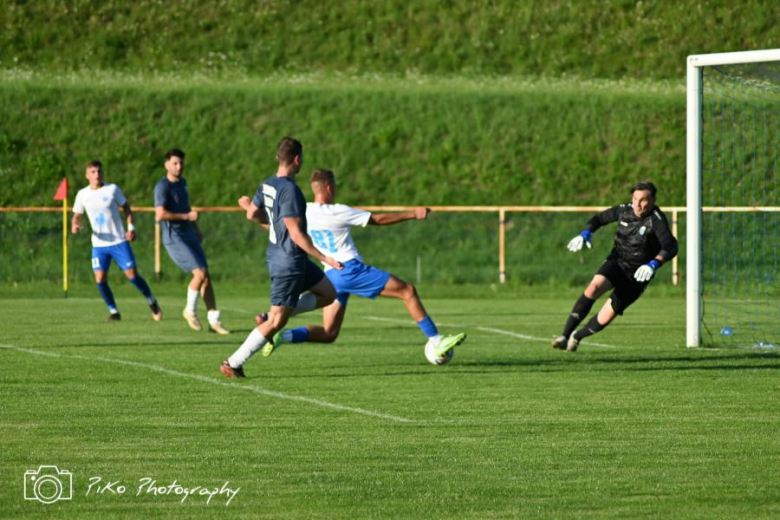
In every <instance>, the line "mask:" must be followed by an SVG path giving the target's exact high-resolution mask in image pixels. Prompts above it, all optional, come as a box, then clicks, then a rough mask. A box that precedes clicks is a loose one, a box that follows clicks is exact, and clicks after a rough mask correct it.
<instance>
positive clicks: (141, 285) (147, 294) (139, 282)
mask: <svg viewBox="0 0 780 520" xmlns="http://www.w3.org/2000/svg"><path fill="white" fill-rule="evenodd" d="M130 283H131V284H133V285H135V287H136V288H137V289H138V290H139V291H141V294H143V295H144V298H146V301H147V302H149V305H151V304H153V303H154V302H155V299H154V296H152V290H151V289H150V288H149V284H148V283H146V280H144V279H143V278H141V275H136V277H135V278H130Z"/></svg>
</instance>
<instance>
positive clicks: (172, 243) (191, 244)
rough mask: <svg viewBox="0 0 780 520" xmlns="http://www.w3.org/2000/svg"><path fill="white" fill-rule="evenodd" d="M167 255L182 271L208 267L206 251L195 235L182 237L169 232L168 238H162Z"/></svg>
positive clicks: (188, 271)
mask: <svg viewBox="0 0 780 520" xmlns="http://www.w3.org/2000/svg"><path fill="white" fill-rule="evenodd" d="M163 245H164V246H165V250H166V251H168V256H170V257H171V260H173V262H174V263H175V264H176V265H178V266H179V267H180V268H181V269H182V270H183V271H184V272H187V273H190V272H192V271H193V270H195V269H198V268H199V267H202V268H206V269H208V267H209V264H208V262H206V253H204V252H203V247H201V245H200V240H198V238H197V237H196V236H194V235H193V236H192V237H191V238H190V237H187V238H184V237H182V236H181V235H176V234H173V233H172V234H171V235H170V238H168V239H167V240H163Z"/></svg>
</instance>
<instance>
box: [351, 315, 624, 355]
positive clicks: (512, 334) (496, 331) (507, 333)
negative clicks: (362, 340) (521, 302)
mask: <svg viewBox="0 0 780 520" xmlns="http://www.w3.org/2000/svg"><path fill="white" fill-rule="evenodd" d="M365 318H366V319H368V320H374V321H386V322H389V323H400V324H403V325H409V326H413V327H414V326H417V325H416V324H415V323H414V322H413V321H410V320H399V319H394V318H380V317H379V316H365ZM439 325H441V326H442V327H456V326H457V325H449V324H447V323H439ZM474 328H475V329H477V330H480V331H482V332H492V333H493V334H500V335H502V336H510V337H513V338H517V339H524V340H526V341H541V342H544V343H550V341H551V338H541V337H538V336H529V335H528V334H519V333H517V332H512V331H509V330H503V329H495V328H493V327H474ZM585 346H588V347H591V346H592V347H602V348H620V347H618V346H615V345H607V344H606V343H592V342H590V341H588V342H587V343H586V344H585Z"/></svg>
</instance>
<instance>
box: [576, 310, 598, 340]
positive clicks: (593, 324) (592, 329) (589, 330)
mask: <svg viewBox="0 0 780 520" xmlns="http://www.w3.org/2000/svg"><path fill="white" fill-rule="evenodd" d="M605 327H606V325H602V324H601V323H599V315H598V314H596V315H595V316H593V317H592V318H591V319H590V321H589V322H588V324H587V325H585V326H584V327H583V328H581V329H580V330H578V331H577V332H575V333H574V339H576V340H577V341H581V340H582V339H583V338H587V337H588V336H592V335H593V334H595V333H597V332H599V331H600V330H603V329H604V328H605Z"/></svg>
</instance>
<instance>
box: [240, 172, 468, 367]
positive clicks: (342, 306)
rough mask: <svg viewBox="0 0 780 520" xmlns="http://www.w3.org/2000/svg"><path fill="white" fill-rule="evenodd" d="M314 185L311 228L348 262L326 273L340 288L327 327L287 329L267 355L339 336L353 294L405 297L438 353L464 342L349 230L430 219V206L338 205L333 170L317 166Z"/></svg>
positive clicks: (325, 248)
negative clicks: (375, 209) (379, 208)
mask: <svg viewBox="0 0 780 520" xmlns="http://www.w3.org/2000/svg"><path fill="white" fill-rule="evenodd" d="M311 187H312V191H313V192H314V202H313V203H311V202H310V203H308V204H307V205H306V221H307V222H308V226H309V227H308V233H309V235H310V236H311V237H312V241H313V242H314V245H315V246H316V247H317V249H319V250H320V252H321V253H322V254H324V255H328V256H330V257H332V258H334V259H335V260H337V261H339V262H341V263H342V264H343V265H344V269H342V270H336V269H332V268H330V267H328V266H327V265H326V266H325V275H326V276H327V277H328V278H329V279H330V281H331V283H332V284H333V286H334V287H335V289H336V301H334V302H333V303H332V304H330V305H329V306H327V307H325V308H324V309H323V314H322V326H319V325H308V326H306V327H298V328H294V329H290V330H285V331H282V332H281V333H279V334H277V335H276V336H274V341H273V344H270V343H269V344H268V345H267V346H266V347H265V348H264V350H263V355H266V356H268V355H270V354H271V353H272V352H273V350H274V348H275V347H278V346H279V345H281V344H282V343H304V342H307V341H308V342H312V343H332V342H334V341H336V338H338V336H339V332H340V331H341V324H342V323H343V321H344V314H345V313H346V310H347V300H348V299H349V296H350V295H351V294H357V295H358V296H363V297H365V298H371V299H374V298H376V297H377V296H389V297H391V298H399V299H401V300H403V302H404V305H405V306H406V309H407V310H408V311H409V314H410V315H411V316H412V318H413V319H414V321H415V322H416V323H417V325H418V326H419V327H420V329H421V330H422V332H423V333H424V334H425V335H426V336H427V337H428V343H429V344H430V345H431V346H432V348H433V349H434V351H435V352H436V353H437V355H438V356H444V355H446V354H447V353H448V352H449V351H450V350H451V349H453V348H454V347H455V346H457V345H459V344H461V343H462V342H463V340H465V339H466V335H465V334H463V333H460V334H454V335H451V336H442V335H441V334H439V332H438V330H437V328H436V325H435V324H434V323H433V320H432V319H431V318H430V316H428V313H427V312H426V311H425V308H424V307H423V304H422V302H421V301H420V297H419V295H418V294H417V290H416V289H415V287H414V286H413V285H412V284H410V283H407V282H405V281H403V280H401V279H400V278H398V277H396V276H393V275H392V274H390V273H388V272H386V271H382V270H381V269H377V268H376V267H373V266H370V265H366V264H364V263H363V259H362V258H361V256H360V254H359V253H358V251H357V248H356V247H355V243H354V241H353V240H352V236H351V235H350V229H351V228H352V227H353V226H361V227H365V226H367V225H369V224H371V225H377V226H387V225H390V224H397V223H399V222H404V221H406V220H414V219H418V220H422V219H426V218H427V217H428V213H429V212H430V209H428V208H415V209H414V210H412V211H405V212H402V213H379V214H376V215H375V214H372V213H370V212H368V211H362V210H359V209H355V208H352V207H350V206H346V205H344V204H334V203H333V202H334V200H335V198H336V178H335V176H334V175H333V172H332V171H330V170H315V171H314V173H312V176H311ZM264 318H265V317H264V316H263V315H258V316H257V317H255V321H259V322H262V321H263V320H264Z"/></svg>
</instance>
